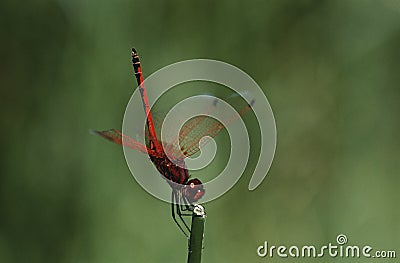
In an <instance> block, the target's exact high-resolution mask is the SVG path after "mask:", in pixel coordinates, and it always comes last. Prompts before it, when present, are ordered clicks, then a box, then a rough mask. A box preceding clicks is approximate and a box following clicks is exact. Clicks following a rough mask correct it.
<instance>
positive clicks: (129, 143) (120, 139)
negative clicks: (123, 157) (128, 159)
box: [93, 129, 155, 155]
mask: <svg viewBox="0 0 400 263" xmlns="http://www.w3.org/2000/svg"><path fill="white" fill-rule="evenodd" d="M93 133H95V134H97V135H100V136H101V137H103V138H105V139H107V140H109V141H112V142H114V143H116V144H119V145H123V146H126V147H129V148H131V149H135V150H138V151H140V152H142V153H146V154H149V155H155V152H154V151H153V150H151V149H149V148H147V147H146V146H145V145H143V144H142V143H140V142H138V141H136V140H134V139H132V138H131V137H129V136H127V135H124V134H123V133H122V132H120V131H117V130H115V129H111V130H106V131H93Z"/></svg>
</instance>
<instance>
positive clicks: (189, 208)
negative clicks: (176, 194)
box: [181, 196, 194, 216]
mask: <svg viewBox="0 0 400 263" xmlns="http://www.w3.org/2000/svg"><path fill="white" fill-rule="evenodd" d="M182 200H183V203H184V204H183V205H182V204H181V211H190V212H193V209H194V206H193V205H190V204H189V202H188V201H187V199H186V197H184V196H183V197H182ZM185 215H189V216H191V215H192V213H190V214H185Z"/></svg>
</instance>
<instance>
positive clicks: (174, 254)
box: [0, 0, 400, 263]
mask: <svg viewBox="0 0 400 263" xmlns="http://www.w3.org/2000/svg"><path fill="white" fill-rule="evenodd" d="M0 7H1V8H0V25H1V26H0V27H1V36H2V37H1V42H0V45H1V49H0V53H1V61H0V75H1V93H0V95H1V96H0V97H1V104H0V115H1V118H0V121H1V130H0V133H1V136H0V141H1V148H2V150H1V153H2V156H1V159H0V162H1V163H0V262H96V263H100V262H185V261H186V257H187V254H186V246H187V241H186V240H185V238H184V237H183V235H181V234H180V233H179V231H178V229H177V227H176V226H175V225H174V223H173V221H172V219H171V218H170V210H169V209H170V207H169V205H168V204H167V203H164V202H161V201H159V200H157V199H155V198H153V197H152V196H150V195H149V194H148V193H147V192H145V191H144V190H143V189H142V188H141V187H140V186H139V185H138V184H137V183H136V182H135V181H134V180H133V178H132V176H131V174H130V172H129V170H128V168H127V165H126V163H125V160H124V156H123V152H122V149H121V148H120V147H117V146H114V145H112V144H110V143H107V142H105V141H103V140H101V139H100V138H97V137H95V136H93V135H91V134H89V132H88V130H89V129H90V128H97V129H106V128H113V127H115V128H119V127H121V123H122V117H123V113H124V109H125V106H126V104H127V102H128V100H129V97H130V95H131V93H132V89H133V88H134V87H135V86H136V83H135V81H134V78H133V76H132V74H131V72H132V69H131V64H130V48H131V47H132V46H135V47H136V48H137V49H138V50H139V52H140V55H141V58H142V62H143V65H144V72H145V76H148V75H149V74H151V73H152V72H154V71H156V70H157V69H160V68H161V67H163V66H166V65H168V64H171V63H173V62H177V61H181V60H185V59H192V58H213V59H218V60H222V61H225V62H228V63H231V64H233V65H236V66H238V67H240V68H241V69H243V70H244V71H246V72H247V73H248V74H250V75H251V76H252V77H253V78H254V79H255V80H256V81H257V82H258V84H259V85H260V86H262V87H263V89H264V92H265V94H266V95H267V96H268V98H269V102H270V104H271V106H272V108H273V110H274V114H275V118H276V123H277V131H278V144H277V149H276V155H275V159H274V162H273V165H272V167H271V170H270V172H269V174H268V176H267V178H266V180H265V181H264V182H263V183H262V184H261V186H260V187H259V188H257V189H256V190H255V191H253V192H249V191H248V190H247V185H248V182H249V179H250V177H251V168H249V169H248V172H247V173H246V174H245V175H244V176H243V177H242V179H241V180H240V182H239V183H238V184H237V185H236V186H235V187H234V188H233V189H232V190H231V191H229V192H228V193H227V194H226V195H224V196H223V197H221V198H219V199H217V200H216V201H213V202H211V203H208V204H206V209H207V214H208V218H207V223H206V232H205V252H204V257H203V259H204V260H203V262H266V261H268V262H309V261H313V262H345V261H346V259H343V258H336V259H334V258H329V257H328V256H325V257H324V258H320V259H304V260H299V259H291V258H288V259H279V258H277V257H274V258H259V257H258V256H257V254H256V249H257V247H258V246H259V245H261V244H262V243H263V242H264V241H265V240H267V241H268V242H269V243H270V244H273V245H281V244H284V245H287V246H290V245H292V244H296V245H300V246H301V245H305V244H314V245H316V246H320V245H324V244H327V243H329V242H332V243H335V239H336V236H337V235H338V234H339V233H344V234H346V235H347V237H348V239H349V244H353V245H360V246H362V245H366V244H368V245H370V246H372V247H374V248H375V249H383V250H384V249H387V250H393V249H394V250H396V251H397V254H398V257H400V246H399V244H400V226H399V221H400V212H399V210H398V200H399V198H400V194H399V190H398V189H397V188H398V187H399V186H400V185H399V183H400V178H399V176H398V171H399V170H400V162H399V156H400V150H399V147H400V140H399V132H400V121H399V112H400V103H399V99H400V89H399V82H400V74H399V68H400V48H399V47H400V3H399V1H396V0H385V1H384V0H349V1H321V0H315V1H311V0H300V1H287V0H272V1H260V0H258V1H257V0H254V1H228V0H224V1H141V2H139V1H121V0H116V1H103V0H99V1H77V0H71V1H69V0H58V1H56V0H53V1H51V0H47V1H33V0H31V1H24V2H23V3H22V2H18V1H10V0H6V1H1V4H0ZM253 128H254V127H253ZM250 129H252V127H250ZM253 157H254V154H253ZM255 157H256V156H255ZM366 261H367V260H366V259H365V258H361V259H353V260H351V262H366ZM378 261H379V260H378ZM394 261H395V260H391V261H390V262H394ZM379 262H389V261H385V260H381V261H379Z"/></svg>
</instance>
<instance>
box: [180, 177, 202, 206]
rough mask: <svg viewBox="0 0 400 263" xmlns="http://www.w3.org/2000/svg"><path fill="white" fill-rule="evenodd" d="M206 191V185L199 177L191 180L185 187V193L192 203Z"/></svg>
mask: <svg viewBox="0 0 400 263" xmlns="http://www.w3.org/2000/svg"><path fill="white" fill-rule="evenodd" d="M204 193H205V190H204V187H203V185H202V183H201V181H200V180H199V179H191V180H189V181H188V182H187V184H186V185H185V187H184V188H183V194H184V195H185V197H186V198H187V199H188V201H189V202H190V203H191V204H193V203H194V202H197V200H199V199H200V198H201V197H202V196H203V195H204Z"/></svg>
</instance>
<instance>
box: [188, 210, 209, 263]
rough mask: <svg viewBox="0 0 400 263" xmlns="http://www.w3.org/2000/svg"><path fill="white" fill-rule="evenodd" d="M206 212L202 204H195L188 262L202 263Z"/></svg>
mask: <svg viewBox="0 0 400 263" xmlns="http://www.w3.org/2000/svg"><path fill="white" fill-rule="evenodd" d="M205 221H206V213H205V210H204V208H203V207H202V206H201V205H195V207H194V210H193V215H192V226H191V232H190V239H189V253H188V261H187V262H188V263H200V262H201V255H202V253H203V238H204V224H205Z"/></svg>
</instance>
